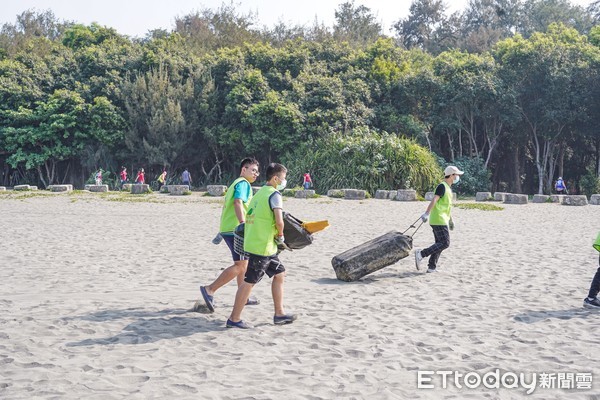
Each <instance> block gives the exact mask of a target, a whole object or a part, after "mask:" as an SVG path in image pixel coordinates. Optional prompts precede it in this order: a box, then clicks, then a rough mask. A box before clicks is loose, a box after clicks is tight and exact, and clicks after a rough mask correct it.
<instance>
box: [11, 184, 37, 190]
mask: <svg viewBox="0 0 600 400" xmlns="http://www.w3.org/2000/svg"><path fill="white" fill-rule="evenodd" d="M13 189H14V190H32V189H31V186H29V185H17V186H15V187H14V188H13Z"/></svg>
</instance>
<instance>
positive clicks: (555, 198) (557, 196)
mask: <svg viewBox="0 0 600 400" xmlns="http://www.w3.org/2000/svg"><path fill="white" fill-rule="evenodd" d="M565 196H566V195H565V194H551V195H550V201H551V202H552V203H562V199H563V197H565Z"/></svg>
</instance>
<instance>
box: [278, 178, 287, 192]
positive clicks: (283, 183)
mask: <svg viewBox="0 0 600 400" xmlns="http://www.w3.org/2000/svg"><path fill="white" fill-rule="evenodd" d="M286 185H287V180H286V179H284V180H282V181H281V183H280V184H279V185H277V190H283V189H285V186H286Z"/></svg>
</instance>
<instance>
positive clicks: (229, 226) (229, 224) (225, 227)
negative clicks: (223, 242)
mask: <svg viewBox="0 0 600 400" xmlns="http://www.w3.org/2000/svg"><path fill="white" fill-rule="evenodd" d="M242 181H246V182H247V180H246V178H244V177H241V176H240V177H239V178H237V179H236V180H235V181H233V183H232V184H231V186H229V187H228V188H227V192H226V193H225V204H223V212H222V213H221V226H220V228H219V232H221V233H231V232H233V231H234V229H235V227H236V226H238V225H239V224H240V221H238V219H237V215H235V207H234V204H233V201H234V198H233V195H234V193H235V185H237V184H238V183H240V182H242ZM250 200H252V192H250V197H249V198H248V202H246V203H242V204H243V206H244V214H246V213H247V212H248V204H250Z"/></svg>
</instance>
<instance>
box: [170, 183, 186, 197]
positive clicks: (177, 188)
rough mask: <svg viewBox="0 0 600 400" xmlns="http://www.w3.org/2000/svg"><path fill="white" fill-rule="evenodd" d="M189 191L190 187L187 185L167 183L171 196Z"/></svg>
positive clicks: (181, 194)
mask: <svg viewBox="0 0 600 400" xmlns="http://www.w3.org/2000/svg"><path fill="white" fill-rule="evenodd" d="M190 192H191V191H190V187H189V186H188V185H169V194H170V195H171V196H183V195H184V194H188V193H190Z"/></svg>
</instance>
